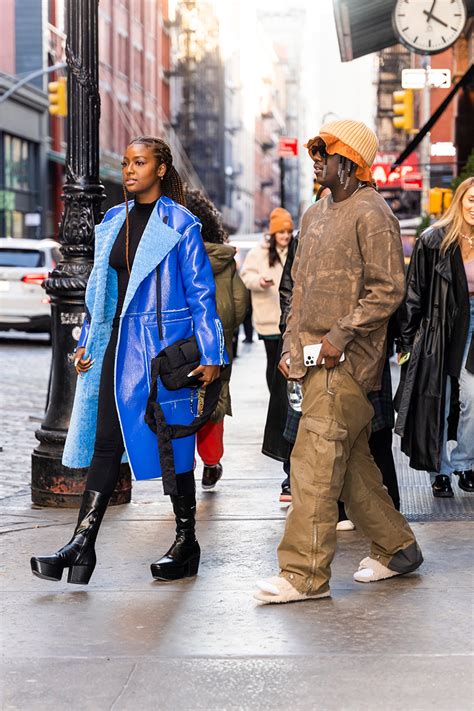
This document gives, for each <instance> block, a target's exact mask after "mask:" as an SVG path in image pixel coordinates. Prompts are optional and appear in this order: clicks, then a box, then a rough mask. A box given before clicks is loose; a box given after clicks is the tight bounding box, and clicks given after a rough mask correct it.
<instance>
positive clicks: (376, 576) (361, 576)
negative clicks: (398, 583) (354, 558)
mask: <svg viewBox="0 0 474 711" xmlns="http://www.w3.org/2000/svg"><path fill="white" fill-rule="evenodd" d="M395 575H400V573H396V572H395V571H394V570H390V568H387V567H386V566H385V565H382V563H380V562H379V561H378V560H375V559H374V558H370V557H368V558H364V559H363V560H361V561H360V563H359V570H357V571H356V572H355V573H354V580H356V581H357V582H358V583H375V582H377V580H386V579H387V578H393V577H394V576H395Z"/></svg>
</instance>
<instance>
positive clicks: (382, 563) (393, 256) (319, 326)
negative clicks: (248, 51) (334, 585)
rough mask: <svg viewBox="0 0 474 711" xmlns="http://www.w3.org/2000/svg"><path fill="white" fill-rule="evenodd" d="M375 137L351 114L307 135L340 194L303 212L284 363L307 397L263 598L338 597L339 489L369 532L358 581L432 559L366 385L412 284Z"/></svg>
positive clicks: (323, 176) (377, 369)
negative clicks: (377, 447)
mask: <svg viewBox="0 0 474 711" xmlns="http://www.w3.org/2000/svg"><path fill="white" fill-rule="evenodd" d="M377 146H378V143H377V138H376V136H375V134H374V133H373V131H371V129H370V128H368V127H367V126H366V125H365V124H363V123H361V122H358V121H351V120H343V121H333V122H331V123H329V124H326V125H325V126H323V127H322V128H321V131H320V132H319V134H318V135H317V136H316V137H315V138H313V139H311V140H310V141H309V142H308V144H307V147H308V151H309V154H310V156H311V158H312V160H313V161H314V174H315V177H316V179H317V180H318V182H319V183H320V184H321V185H323V186H326V187H328V188H329V189H330V191H331V195H330V196H329V197H327V198H326V199H325V200H320V201H319V202H317V203H315V204H314V205H312V206H311V207H310V208H309V209H308V210H307V212H306V213H305V215H304V216H303V221H302V225H301V236H300V240H299V246H298V251H297V254H296V257H295V261H294V265H293V270H292V276H293V279H294V283H295V285H294V291H293V299H292V305H291V312H290V315H289V318H288V321H287V327H286V332H285V336H284V344H283V350H282V358H281V361H280V366H279V367H280V370H281V372H282V373H283V374H284V375H285V377H287V378H291V379H295V380H302V381H303V392H304V397H303V405H302V418H301V422H300V425H299V428H298V435H297V439H296V443H295V446H294V450H293V454H292V457H291V477H292V505H291V507H290V510H289V512H288V518H287V521H286V527H285V533H284V535H283V539H282V541H281V543H280V546H279V548H278V559H279V564H280V574H279V575H275V576H273V577H272V578H269V579H267V580H260V581H258V583H257V586H258V588H259V590H258V592H257V593H256V594H255V598H256V599H257V600H259V601H260V602H262V603H283V602H293V601H297V600H307V599H311V598H325V597H329V595H330V591H329V579H330V576H331V568H330V566H331V561H332V558H333V556H334V552H335V547H336V525H337V519H338V506H337V501H338V499H342V500H343V501H344V504H345V508H346V511H347V514H348V516H349V518H350V520H351V521H353V522H354V523H355V525H356V526H357V528H358V529H359V530H360V531H361V532H362V533H364V534H365V535H366V536H367V537H368V538H369V539H370V540H371V551H370V555H369V556H368V557H366V558H364V559H363V560H362V561H361V563H360V565H359V569H358V570H357V571H356V572H355V574H354V579H355V580H356V581H358V582H373V581H378V580H383V579H386V578H391V577H393V576H396V575H401V574H404V573H410V572H412V571H414V570H416V569H417V568H418V567H419V566H420V565H421V563H422V561H423V557H422V555H421V551H420V549H419V547H418V544H417V542H416V540H415V536H414V534H413V532H412V530H411V528H410V527H409V525H408V523H407V522H406V520H405V518H404V517H403V516H402V515H401V514H400V513H399V512H398V511H397V510H396V509H395V507H394V505H393V502H392V499H391V498H390V496H389V495H388V493H387V491H386V490H385V489H384V487H383V484H382V476H381V474H380V471H379V469H378V468H377V466H376V464H375V462H374V460H373V458H372V456H371V454H370V450H369V444H368V439H369V436H370V423H371V420H372V417H373V414H374V410H373V408H372V406H371V404H370V402H369V400H368V399H367V393H369V392H370V391H373V390H377V389H379V388H380V379H381V374H382V369H383V365H384V360H385V341H386V336H387V324H388V320H389V318H390V316H391V314H392V313H394V311H395V310H396V309H397V307H398V306H399V304H400V303H401V301H402V299H403V295H404V263H403V251H402V245H401V240H400V230H399V225H398V222H397V220H396V219H395V217H394V215H393V213H392V212H391V210H390V208H389V207H388V206H387V205H386V203H385V201H384V200H383V198H381V197H380V195H379V194H378V193H377V192H376V191H375V190H374V188H373V182H372V175H371V171H370V167H371V165H372V163H373V161H374V158H375V154H376V151H377ZM288 360H289V362H290V365H289V366H288Z"/></svg>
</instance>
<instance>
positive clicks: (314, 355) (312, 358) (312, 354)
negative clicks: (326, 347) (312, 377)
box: [303, 343, 344, 368]
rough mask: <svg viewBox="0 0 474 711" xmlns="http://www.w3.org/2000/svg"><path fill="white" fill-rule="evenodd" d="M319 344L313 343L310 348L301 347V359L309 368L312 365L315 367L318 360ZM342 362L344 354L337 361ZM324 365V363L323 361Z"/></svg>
mask: <svg viewBox="0 0 474 711" xmlns="http://www.w3.org/2000/svg"><path fill="white" fill-rule="evenodd" d="M321 346H322V344H321V343H313V344H311V345H310V346H304V347H303V358H304V364H305V365H306V366H307V367H308V368H311V367H312V366H313V365H316V363H317V361H318V358H319V353H320V351H321ZM343 360H344V353H343V354H342V356H341V357H340V359H339V363H342V361H343ZM323 363H324V361H323Z"/></svg>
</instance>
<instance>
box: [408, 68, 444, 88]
mask: <svg viewBox="0 0 474 711" xmlns="http://www.w3.org/2000/svg"><path fill="white" fill-rule="evenodd" d="M425 86H429V87H430V88H431V89H449V87H450V86H451V70H450V69H431V68H429V69H422V68H419V69H402V88H403V89H424V88H425Z"/></svg>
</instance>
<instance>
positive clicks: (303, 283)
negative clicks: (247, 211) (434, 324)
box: [283, 187, 405, 392]
mask: <svg viewBox="0 0 474 711" xmlns="http://www.w3.org/2000/svg"><path fill="white" fill-rule="evenodd" d="M292 277H293V279H294V282H295V286H294V292H293V300H292V306H291V312H290V316H289V318H288V323H287V328H286V332H285V336H284V344H283V353H284V354H288V353H289V354H290V378H295V379H296V378H302V377H304V375H305V373H306V367H305V365H304V362H303V347H304V346H305V345H310V344H313V343H320V342H321V340H322V338H323V336H327V338H328V339H329V341H330V343H332V345H333V346H335V347H336V348H338V349H339V350H341V351H344V354H345V359H346V360H345V364H344V367H345V368H347V369H348V371H349V372H350V373H351V375H352V376H353V377H354V378H355V380H357V382H358V383H359V384H360V385H361V386H362V388H363V389H364V390H365V391H366V392H369V391H371V390H377V389H378V388H380V379H381V375H382V369H383V363H384V358H385V340H386V335H387V323H388V320H389V318H390V316H391V315H392V313H393V312H394V311H395V310H396V309H397V307H398V306H399V304H400V303H401V301H402V299H403V295H404V285H405V273H404V262H403V250H402V243H401V240H400V227H399V224H398V221H397V219H396V218H395V216H394V215H393V213H392V211H391V210H390V208H389V207H388V205H387V204H386V202H385V201H384V199H383V198H382V197H381V196H380V195H379V194H378V193H377V192H376V191H375V190H374V189H373V188H370V187H366V188H361V189H360V190H358V191H357V192H355V193H354V194H353V195H351V197H349V198H347V200H343V201H342V202H338V203H335V202H334V201H333V199H332V197H331V196H328V197H327V198H325V199H323V200H320V201H319V202H317V203H316V204H315V205H312V206H311V207H310V208H309V209H308V210H307V211H306V213H305V214H304V216H303V221H302V225H301V236H300V240H299V246H298V251H297V254H296V257H295V262H294V264H293V269H292Z"/></svg>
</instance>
